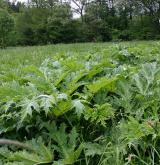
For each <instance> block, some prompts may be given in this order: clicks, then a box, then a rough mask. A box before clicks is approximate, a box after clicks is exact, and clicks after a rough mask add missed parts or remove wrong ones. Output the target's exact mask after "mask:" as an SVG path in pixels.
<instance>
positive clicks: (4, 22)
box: [0, 9, 14, 48]
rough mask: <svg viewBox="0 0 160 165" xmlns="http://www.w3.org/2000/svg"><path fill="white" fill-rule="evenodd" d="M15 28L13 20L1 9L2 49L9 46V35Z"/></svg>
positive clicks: (0, 42)
mask: <svg viewBox="0 0 160 165" xmlns="http://www.w3.org/2000/svg"><path fill="white" fill-rule="evenodd" d="M13 28H14V20H13V18H12V17H11V16H10V15H9V14H8V13H7V12H6V11H5V10H2V9H0V47H1V48H4V47H6V46H7V44H8V41H9V34H10V32H11V31H12V30H13Z"/></svg>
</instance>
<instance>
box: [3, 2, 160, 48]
mask: <svg viewBox="0 0 160 165" xmlns="http://www.w3.org/2000/svg"><path fill="white" fill-rule="evenodd" d="M0 1H1V2H0V39H1V41H0V42H1V45H2V44H3V45H6V44H8V45H44V44H53V43H74V42H97V41H111V40H114V41H117V40H118V41H119V40H150V39H160V1H159V0H28V1H27V2H26V3H22V2H15V1H14V2H13V1H9V0H0Z"/></svg>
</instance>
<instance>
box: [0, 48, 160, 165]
mask: <svg viewBox="0 0 160 165" xmlns="http://www.w3.org/2000/svg"><path fill="white" fill-rule="evenodd" d="M98 51H99V52H96V53H89V54H86V55H81V56H82V57H81V58H80V57H79V54H76V53H75V54H58V55H56V56H55V57H54V58H53V59H46V60H45V61H44V62H43V63H42V64H41V66H40V67H37V66H34V65H25V66H20V67H19V68H18V69H17V68H16V69H15V71H13V69H12V70H8V71H2V72H0V78H1V79H0V136H1V137H2V138H8V139H11V141H7V140H6V139H2V141H0V145H2V147H1V148H0V150H1V152H0V160H1V162H0V163H1V164H7V165H9V164H23V165H38V164H53V165H68V164H82V165H83V164H85V165H86V164H87V165H90V164H98V165H106V164H116V165H121V164H122V165H123V164H131V165H132V164H147V165H149V164H158V162H159V158H160V156H159V153H160V149H159V147H158V144H159V129H160V123H159V106H160V105H159V98H160V97H159V96H160V95H159V93H160V91H159V90H160V88H159V81H160V69H159V61H158V60H157V62H155V60H153V61H154V62H152V60H151V56H150V55H149V56H148V62H145V61H147V56H145V61H144V56H143V54H142V51H141V50H139V49H136V48H132V49H131V48H126V47H125V48H123V47H122V46H117V45H115V46H112V47H111V48H107V49H104V50H101V51H100V50H98ZM97 53H99V54H98V55H97ZM140 54H141V55H140ZM149 61H151V62H149ZM15 140H16V141H15ZM20 141H21V143H20ZM8 142H9V143H8ZM16 144H21V145H20V146H19V145H16Z"/></svg>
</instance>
